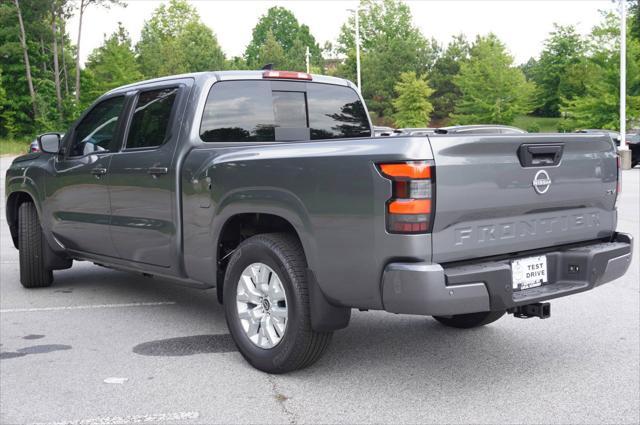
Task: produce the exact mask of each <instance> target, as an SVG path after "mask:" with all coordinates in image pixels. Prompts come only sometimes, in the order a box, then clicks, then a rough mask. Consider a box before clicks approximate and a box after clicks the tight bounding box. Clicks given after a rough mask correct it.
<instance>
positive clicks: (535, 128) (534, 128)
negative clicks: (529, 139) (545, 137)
mask: <svg viewBox="0 0 640 425" xmlns="http://www.w3.org/2000/svg"><path fill="white" fill-rule="evenodd" d="M525 130H527V132H528V133H540V124H538V123H537V122H532V123H531V124H529V125H528V126H527V128H526V129H525Z"/></svg>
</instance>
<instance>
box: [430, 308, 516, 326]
mask: <svg viewBox="0 0 640 425" xmlns="http://www.w3.org/2000/svg"><path fill="white" fill-rule="evenodd" d="M505 313H506V311H504V310H501V311H483V312H480V313H469V314H454V315H453V316H433V318H434V319H436V320H437V321H438V322H440V323H442V324H443V325H445V326H449V327H452V328H460V329H470V328H477V327H478V326H484V325H488V324H489V323H493V322H495V321H496V320H498V319H499V318H501V317H502V316H504V314H505Z"/></svg>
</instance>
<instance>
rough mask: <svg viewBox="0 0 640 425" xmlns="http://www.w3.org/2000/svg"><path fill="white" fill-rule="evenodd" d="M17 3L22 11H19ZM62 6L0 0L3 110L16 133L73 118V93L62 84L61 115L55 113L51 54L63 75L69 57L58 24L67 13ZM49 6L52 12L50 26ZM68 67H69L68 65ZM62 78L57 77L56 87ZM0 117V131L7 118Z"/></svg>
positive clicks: (70, 51) (52, 0) (50, 1)
mask: <svg viewBox="0 0 640 425" xmlns="http://www.w3.org/2000/svg"><path fill="white" fill-rule="evenodd" d="M17 5H19V10H20V15H21V16H19V15H18V7H17ZM64 7H66V5H65V2H63V1H58V0H48V1H43V0H20V1H19V2H15V1H0V57H1V58H2V60H1V61H0V71H1V76H0V80H1V84H2V86H3V87H4V89H5V91H6V93H7V100H6V111H8V112H7V113H8V114H9V115H10V116H11V122H10V124H9V126H10V127H11V128H12V130H10V131H11V132H12V133H13V135H14V136H15V137H22V136H25V135H28V136H30V137H31V136H33V135H34V134H35V133H39V132H43V131H46V130H51V129H56V130H58V129H61V128H64V126H65V125H66V124H67V123H68V121H69V120H71V119H73V113H72V112H73V108H72V104H73V97H72V95H71V96H68V95H67V94H66V90H65V94H64V97H62V96H63V94H62V93H61V97H62V99H61V101H62V102H61V103H62V110H63V113H64V119H63V120H62V119H61V118H60V115H59V114H58V108H57V96H56V91H57V90H56V84H55V76H54V60H55V58H56V57H57V58H58V60H59V73H60V74H62V76H63V80H62V81H64V73H65V64H72V63H73V56H72V55H73V47H72V46H71V43H70V40H69V37H68V36H67V34H66V33H65V31H64V28H65V25H63V24H62V21H63V20H64V19H67V18H68V14H67V13H66V12H64V10H62V9H64ZM52 12H53V13H55V14H56V17H55V18H56V26H55V31H53V26H52ZM20 18H21V19H20ZM20 21H22V22H20ZM21 27H22V28H21ZM23 34H24V36H23ZM54 37H55V39H56V44H57V47H58V49H56V50H58V55H57V56H56V55H54V48H53V46H54ZM23 47H24V48H23ZM25 52H26V53H27V55H26V56H28V63H29V67H28V68H27V67H26V63H27V61H26V60H25ZM60 65H62V66H60ZM27 70H28V71H29V72H27ZM68 71H71V72H72V71H73V69H70V70H68ZM29 80H31V83H29ZM62 81H61V80H59V81H58V84H59V86H58V87H60V84H61V83H62ZM30 86H31V87H30ZM9 115H5V116H9ZM3 121H4V122H3V123H0V127H2V128H4V129H2V128H0V134H6V133H7V131H8V130H7V123H8V122H9V121H6V118H5V119H3Z"/></svg>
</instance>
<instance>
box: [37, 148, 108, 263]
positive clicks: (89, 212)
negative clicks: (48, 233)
mask: <svg viewBox="0 0 640 425" xmlns="http://www.w3.org/2000/svg"><path fill="white" fill-rule="evenodd" d="M111 156H112V154H110V153H109V154H102V155H89V156H84V157H82V158H79V159H67V160H63V161H59V162H56V163H55V168H56V175H55V177H54V178H52V179H49V180H48V181H47V189H48V192H49V194H50V195H49V197H48V201H47V203H48V208H49V209H50V211H51V217H52V219H53V223H52V227H51V228H52V231H53V234H54V235H55V236H56V237H57V238H58V240H59V241H60V242H62V244H63V245H64V246H66V247H67V248H70V249H73V250H76V251H84V252H91V253H94V254H100V255H108V256H114V255H115V250H114V247H113V244H112V243H111V238H110V236H109V214H110V211H109V189H108V185H107V176H106V173H107V170H108V169H109V163H110V161H111ZM96 172H100V173H99V174H92V173H96Z"/></svg>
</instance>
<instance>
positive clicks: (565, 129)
mask: <svg viewBox="0 0 640 425" xmlns="http://www.w3.org/2000/svg"><path fill="white" fill-rule="evenodd" d="M573 130H575V124H574V123H573V122H572V121H570V120H560V121H558V133H571V132H572V131H573Z"/></svg>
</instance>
